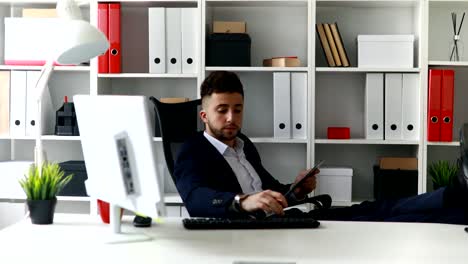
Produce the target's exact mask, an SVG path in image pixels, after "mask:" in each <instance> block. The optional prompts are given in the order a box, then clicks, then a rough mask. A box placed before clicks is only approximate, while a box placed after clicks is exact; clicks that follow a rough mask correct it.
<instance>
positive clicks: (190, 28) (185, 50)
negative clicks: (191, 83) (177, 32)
mask: <svg viewBox="0 0 468 264" xmlns="http://www.w3.org/2000/svg"><path fill="white" fill-rule="evenodd" d="M197 18H198V16H197V9H196V8H181V19H182V21H181V30H182V43H181V45H182V73H195V72H196V69H197V66H196V65H197V63H198V60H197V59H196V50H197V41H196V39H197V37H196V36H197V29H198V28H199V26H200V23H199V21H198V19H197Z"/></svg>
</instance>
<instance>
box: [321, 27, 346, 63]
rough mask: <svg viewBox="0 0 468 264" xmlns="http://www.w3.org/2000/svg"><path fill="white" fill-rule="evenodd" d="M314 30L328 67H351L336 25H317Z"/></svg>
mask: <svg viewBox="0 0 468 264" xmlns="http://www.w3.org/2000/svg"><path fill="white" fill-rule="evenodd" d="M316 28H317V34H318V37H319V39H320V43H321V45H322V49H323V52H324V53H325V58H326V60H327V64H328V66H329V67H349V66H351V65H350V62H349V58H348V55H347V53H346V49H345V47H344V44H343V39H342V37H341V34H340V31H339V30H338V25H337V23H336V22H335V23H333V24H327V23H318V24H317V25H316Z"/></svg>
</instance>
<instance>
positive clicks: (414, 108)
mask: <svg viewBox="0 0 468 264" xmlns="http://www.w3.org/2000/svg"><path fill="white" fill-rule="evenodd" d="M418 87H419V75H418V74H415V73H404V74H403V86H402V95H401V98H402V118H403V127H402V130H403V139H407V140H418V139H419V131H420V129H419V89H418Z"/></svg>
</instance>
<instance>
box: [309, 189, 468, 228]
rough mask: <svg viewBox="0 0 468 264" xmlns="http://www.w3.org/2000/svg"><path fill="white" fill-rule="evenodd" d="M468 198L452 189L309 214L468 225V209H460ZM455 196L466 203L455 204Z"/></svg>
mask: <svg viewBox="0 0 468 264" xmlns="http://www.w3.org/2000/svg"><path fill="white" fill-rule="evenodd" d="M466 196H468V195H466V193H464V192H458V191H457V192H454V189H453V188H440V189H438V190H436V191H433V192H428V193H424V194H421V195H416V196H412V197H408V198H403V199H398V200H380V201H373V202H369V201H366V202H362V203H360V204H357V205H353V206H350V207H344V208H331V209H328V210H313V211H311V212H310V213H309V214H310V215H311V216H312V217H315V218H317V219H319V220H338V221H386V222H428V223H451V224H467V222H468V221H467V214H466V208H464V207H462V206H461V205H463V204H466V203H468V200H466V199H464V197H466ZM447 197H450V200H447ZM454 197H459V200H463V201H465V203H461V202H459V201H458V200H457V202H456V203H452V200H453V199H454Z"/></svg>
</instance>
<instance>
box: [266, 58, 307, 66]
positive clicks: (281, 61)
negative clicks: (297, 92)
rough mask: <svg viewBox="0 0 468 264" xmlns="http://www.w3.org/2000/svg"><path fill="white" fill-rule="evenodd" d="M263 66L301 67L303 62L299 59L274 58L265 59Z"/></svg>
mask: <svg viewBox="0 0 468 264" xmlns="http://www.w3.org/2000/svg"><path fill="white" fill-rule="evenodd" d="M263 66H265V67H300V66H301V61H300V60H299V59H298V58H297V57H274V58H271V59H264V60H263Z"/></svg>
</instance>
